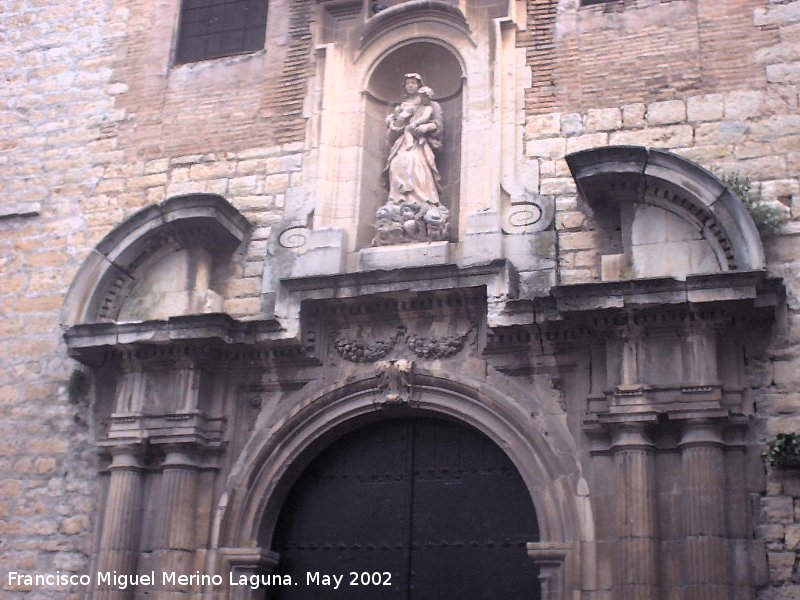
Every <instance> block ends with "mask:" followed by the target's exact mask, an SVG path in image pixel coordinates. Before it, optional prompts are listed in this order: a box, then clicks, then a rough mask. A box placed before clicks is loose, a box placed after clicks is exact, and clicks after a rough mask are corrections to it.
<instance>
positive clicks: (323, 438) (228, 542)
mask: <svg viewBox="0 0 800 600" xmlns="http://www.w3.org/2000/svg"><path fill="white" fill-rule="evenodd" d="M415 382H416V383H415V387H416V388H417V389H419V391H420V396H419V400H418V401H417V400H415V401H414V408H413V409H411V408H404V409H400V410H398V409H381V408H380V405H379V404H376V402H377V400H378V397H377V395H376V394H377V392H376V389H375V380H374V379H373V378H369V379H364V380H360V381H357V382H354V383H352V384H349V385H346V386H343V387H336V388H331V389H328V390H326V391H323V392H322V393H321V394H320V395H319V396H317V395H314V396H313V397H312V398H309V400H308V401H307V402H306V403H304V404H303V405H302V406H297V407H295V408H293V409H291V410H290V411H289V412H288V413H286V414H284V415H283V416H282V417H280V418H279V419H278V420H277V421H276V422H275V423H274V424H273V425H271V426H270V427H269V429H268V430H267V431H266V432H265V434H263V435H256V436H254V438H253V439H252V440H251V442H250V443H249V444H248V446H247V447H246V448H245V449H244V451H243V453H242V458H241V460H240V461H239V463H238V468H236V469H235V473H236V475H234V476H233V477H232V478H231V480H230V481H229V484H228V486H227V492H226V494H225V495H224V499H223V502H222V503H221V504H220V505H219V507H218V512H217V514H218V527H219V543H220V549H219V553H220V559H221V560H222V562H223V565H224V564H225V563H227V564H233V563H235V561H236V560H238V557H242V556H245V555H246V556H247V557H248V560H249V561H250V563H249V567H248V568H253V569H257V568H264V566H265V565H266V566H268V567H271V565H274V563H275V561H276V560H277V556H275V555H274V554H273V553H272V552H270V550H271V549H270V548H269V546H268V545H269V544H270V542H271V540H272V538H273V534H274V530H275V527H276V520H277V518H278V515H279V514H280V511H281V509H282V506H283V503H284V501H285V498H286V496H287V494H288V492H289V490H290V489H291V487H292V485H293V484H294V482H295V481H296V480H297V478H298V477H299V476H300V474H301V473H302V472H303V471H304V470H305V468H306V467H307V466H308V464H309V463H310V462H311V461H312V460H313V458H314V457H315V456H316V455H317V454H318V453H319V451H320V449H321V448H324V447H327V446H328V445H329V444H331V443H332V442H333V441H334V440H336V439H338V438H340V437H341V436H342V435H345V434H346V433H349V432H351V431H353V430H355V429H357V428H359V427H361V426H364V425H365V424H368V423H369V422H370V421H375V420H376V419H383V418H387V417H389V416H431V417H437V418H444V419H449V420H453V421H457V422H463V423H464V424H466V425H467V426H469V427H471V428H472V429H475V430H477V431H478V432H480V433H482V434H483V435H485V436H486V437H487V438H489V440H491V441H492V442H493V443H494V444H496V445H497V446H498V447H500V448H501V449H502V450H503V451H504V452H505V454H506V455H507V456H508V458H509V460H510V461H511V463H512V464H513V465H514V467H515V468H516V469H517V471H518V472H519V475H520V477H521V478H522V480H523V482H524V484H525V486H526V488H527V490H528V492H529V493H530V497H531V499H532V502H533V506H534V507H535V510H536V515H537V519H538V529H539V536H540V540H541V541H540V542H539V543H538V544H534V545H533V546H531V547H530V549H529V554H530V555H531V556H532V558H533V559H534V561H536V562H537V563H538V564H539V566H540V570H541V578H542V579H543V581H544V583H543V592H545V591H546V590H548V589H549V590H550V591H552V592H553V593H554V594H556V595H553V596H547V595H543V597H544V598H559V599H560V598H566V597H567V596H566V595H561V594H567V593H568V591H569V590H573V589H574V590H578V589H580V585H581V582H580V575H579V573H577V568H576V567H577V565H578V564H579V560H580V559H579V557H578V556H577V554H578V553H579V552H581V551H584V550H586V549H587V548H588V546H589V545H588V544H586V543H585V542H586V541H588V540H591V539H592V535H593V534H592V526H591V521H592V517H591V509H590V507H589V505H588V503H585V502H583V499H582V498H581V496H583V495H585V492H582V493H579V491H578V490H580V489H581V488H582V487H583V486H585V483H583V482H582V479H581V478H580V474H579V467H578V465H577V463H576V462H575V458H574V454H573V453H571V452H566V451H564V449H561V451H558V450H557V449H556V448H554V447H553V442H551V439H552V438H553V437H556V438H560V437H561V436H560V435H553V433H552V432H551V434H550V435H547V434H546V433H545V432H543V431H541V430H540V427H539V426H538V425H537V424H536V423H535V421H534V420H533V419H532V418H531V415H530V413H528V412H526V411H525V410H524V409H523V408H522V407H521V406H520V405H519V404H517V403H516V402H514V401H513V400H512V399H511V398H509V397H506V396H505V395H500V394H498V393H496V392H491V391H489V390H488V389H486V388H485V386H479V385H476V386H469V385H466V384H457V383H455V382H452V381H449V380H445V379H441V378H438V377H433V376H430V375H425V374H418V375H416V376H415ZM393 411H396V412H393ZM556 427H559V425H556ZM579 515H580V517H579ZM581 540H583V541H584V543H581ZM537 559H542V560H537ZM259 561H260V562H259ZM259 565H261V567H259ZM213 566H214V565H209V568H211V567H213ZM543 567H544V568H543Z"/></svg>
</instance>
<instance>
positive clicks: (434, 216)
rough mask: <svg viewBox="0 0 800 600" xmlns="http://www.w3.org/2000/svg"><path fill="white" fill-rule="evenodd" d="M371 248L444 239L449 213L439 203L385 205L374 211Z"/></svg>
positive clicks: (447, 227) (446, 233) (446, 234)
mask: <svg viewBox="0 0 800 600" xmlns="http://www.w3.org/2000/svg"><path fill="white" fill-rule="evenodd" d="M375 216H376V221H375V230H376V231H375V237H374V238H373V239H372V245H373V246H389V245H392V244H406V243H410V242H437V241H440V240H446V239H447V236H448V233H449V231H448V230H449V223H448V220H449V217H450V211H449V210H447V207H445V206H443V205H441V204H439V205H436V204H417V203H415V202H404V203H403V204H402V205H399V206H398V205H397V204H395V203H394V202H391V201H389V202H387V203H386V204H384V205H383V206H381V207H380V208H379V209H378V212H377V213H376V215H375Z"/></svg>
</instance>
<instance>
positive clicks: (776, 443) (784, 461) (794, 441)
mask: <svg viewBox="0 0 800 600" xmlns="http://www.w3.org/2000/svg"><path fill="white" fill-rule="evenodd" d="M761 456H762V457H763V458H764V460H765V461H766V462H767V464H769V465H771V466H773V467H775V468H778V469H785V468H800V433H779V434H778V435H777V436H776V437H775V439H774V440H772V441H771V442H770V443H769V444H768V445H767V449H766V450H765V451H764V452H762V453H761Z"/></svg>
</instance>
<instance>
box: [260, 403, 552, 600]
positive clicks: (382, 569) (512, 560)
mask: <svg viewBox="0 0 800 600" xmlns="http://www.w3.org/2000/svg"><path fill="white" fill-rule="evenodd" d="M537 539H538V530H537V525H536V516H535V512H534V509H533V505H532V503H531V501H530V496H529V495H528V492H527V490H526V488H525V486H524V484H523V482H522V479H521V478H520V476H519V474H518V473H517V471H516V469H515V468H514V467H513V465H512V464H511V462H510V461H509V459H508V457H507V456H506V455H505V454H504V453H503V452H502V450H500V448H498V447H497V446H496V445H495V444H494V443H493V442H491V441H490V440H489V439H488V438H486V437H485V436H483V435H482V434H480V433H478V432H477V431H475V430H473V429H471V428H468V427H465V426H463V425H460V424H457V423H452V422H449V421H444V420H439V419H423V418H414V419H410V418H409V419H394V420H390V421H383V422H380V423H377V424H373V425H370V426H368V427H365V428H363V429H361V430H358V431H356V432H354V433H352V434H349V435H347V436H345V437H344V438H342V439H340V440H339V441H337V442H335V443H334V444H332V445H331V446H330V447H329V448H327V449H326V450H324V451H323V452H322V453H321V454H320V455H319V456H318V457H317V458H316V459H315V460H314V461H313V462H312V463H311V465H310V466H309V467H308V469H307V470H306V471H305V472H304V473H303V475H302V476H301V477H300V479H299V480H298V481H297V483H296V484H295V485H294V487H293V489H292V491H291V493H290V494H289V497H288V498H287V501H286V503H285V505H284V508H283V510H282V512H281V515H280V518H279V523H278V527H277V528H276V533H275V538H274V541H273V547H274V549H275V550H276V551H277V552H279V553H280V555H281V561H280V565H279V570H278V571H277V572H278V573H287V574H290V575H292V577H293V579H294V580H295V581H297V582H298V585H296V586H292V587H286V588H280V589H273V591H272V593H271V594H270V595H269V597H270V598H273V597H274V598H281V599H282V600H310V599H312V598H313V599H315V600H316V599H319V598H341V599H348V600H349V599H352V600H382V599H387V600H392V599H398V600H400V599H402V600H447V599H453V600H456V599H457V600H482V599H487V600H488V599H500V598H502V599H504V600H513V599H520V600H522V599H525V600H537V599H538V598H539V585H538V580H537V573H536V569H535V568H534V566H533V564H532V562H531V561H530V559H529V558H528V557H527V554H526V551H525V543H526V542H529V541H535V540H537ZM315 572H319V573H322V574H337V575H344V580H343V583H342V585H341V586H340V587H339V589H338V590H333V589H331V588H324V587H317V586H314V585H312V586H308V585H306V583H307V580H306V577H307V575H306V574H307V573H315ZM351 572H356V573H367V574H371V573H376V574H380V573H387V572H388V573H389V574H390V575H382V576H380V577H378V576H377V575H373V577H375V580H377V579H379V578H380V580H381V583H383V582H385V581H386V580H387V579H389V580H390V583H391V585H389V586H384V585H380V586H373V585H366V586H365V585H361V581H359V585H349V584H350V581H351V580H352V576H351V575H349V574H350V573H351ZM366 577H367V578H369V576H366ZM359 579H360V578H359Z"/></svg>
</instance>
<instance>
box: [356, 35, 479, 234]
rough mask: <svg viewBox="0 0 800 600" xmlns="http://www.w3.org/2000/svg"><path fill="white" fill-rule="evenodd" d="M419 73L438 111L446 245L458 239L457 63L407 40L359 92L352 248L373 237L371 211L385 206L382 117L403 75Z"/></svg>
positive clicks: (446, 53) (434, 46)
mask: <svg viewBox="0 0 800 600" xmlns="http://www.w3.org/2000/svg"><path fill="white" fill-rule="evenodd" d="M409 72H414V73H419V74H420V75H422V78H423V81H424V83H425V85H427V86H429V87H432V88H433V90H434V92H435V97H434V99H435V100H436V102H438V103H439V105H440V106H441V107H442V114H443V119H444V140H443V148H442V150H441V151H440V152H438V153H437V155H436V165H437V168H438V170H439V173H440V175H441V177H442V179H441V185H442V190H441V194H440V200H441V202H442V203H443V204H444V205H445V206H446V207H447V208H448V210H449V211H450V223H451V227H450V236H449V239H450V240H451V241H456V239H457V238H458V235H457V230H458V214H459V189H460V183H461V172H460V170H461V123H462V120H463V119H462V118H463V79H464V73H463V68H462V65H461V62H460V61H459V59H458V57H457V56H456V55H455V53H454V52H453V51H452V50H451V49H450V48H448V47H447V46H445V45H443V44H441V43H437V42H434V41H427V40H421V41H412V42H409V43H406V44H403V45H400V46H399V47H395V48H393V49H391V50H390V51H389V52H387V53H386V54H385V55H384V56H383V57H381V59H380V60H379V61H378V62H377V64H376V65H375V66H374V67H373V69H372V71H371V72H370V73H369V76H368V80H367V84H366V86H365V93H364V98H365V100H364V102H365V107H364V108H365V110H364V124H363V128H362V130H363V132H364V138H363V141H362V147H363V154H362V168H361V173H362V178H363V181H362V185H361V190H362V201H361V203H360V214H359V219H358V221H359V230H358V233H357V242H356V245H357V247H359V248H363V247H365V246H369V245H370V241H371V240H372V238H373V236H374V234H375V228H374V224H375V212H376V210H377V209H378V207H380V206H381V205H383V204H384V203H385V202H386V199H387V193H388V190H387V187H386V178H385V175H386V173H385V169H386V167H387V164H386V159H387V156H388V154H389V143H388V137H387V133H386V124H385V118H386V116H387V115H388V114H389V113H390V112H392V110H393V109H394V108H395V106H396V105H397V104H398V103H399V102H401V101H402V99H403V93H404V92H403V82H404V77H403V76H404V75H405V74H406V73H409Z"/></svg>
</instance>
